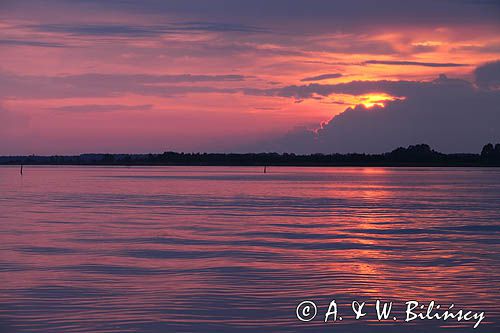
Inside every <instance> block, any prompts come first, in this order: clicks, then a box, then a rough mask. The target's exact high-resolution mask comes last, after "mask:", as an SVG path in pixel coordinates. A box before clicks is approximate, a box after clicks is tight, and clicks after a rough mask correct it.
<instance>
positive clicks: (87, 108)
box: [50, 104, 153, 112]
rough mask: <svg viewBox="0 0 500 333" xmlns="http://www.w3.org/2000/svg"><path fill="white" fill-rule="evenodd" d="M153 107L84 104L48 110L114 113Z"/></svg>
mask: <svg viewBox="0 0 500 333" xmlns="http://www.w3.org/2000/svg"><path fill="white" fill-rule="evenodd" d="M152 107H153V105H151V104H142V105H121V104H84V105H67V106H61V107H54V108H50V110H52V111H62V112H114V111H138V110H141V111H142V110H151V109H152Z"/></svg>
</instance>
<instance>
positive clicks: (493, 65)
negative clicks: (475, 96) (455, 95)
mask: <svg viewBox="0 0 500 333" xmlns="http://www.w3.org/2000/svg"><path fill="white" fill-rule="evenodd" d="M474 75H475V77H476V84H477V85H478V86H479V87H481V88H483V89H499V88H500V60H497V61H493V62H490V63H487V64H484V65H482V66H479V67H477V68H476V70H475V71H474Z"/></svg>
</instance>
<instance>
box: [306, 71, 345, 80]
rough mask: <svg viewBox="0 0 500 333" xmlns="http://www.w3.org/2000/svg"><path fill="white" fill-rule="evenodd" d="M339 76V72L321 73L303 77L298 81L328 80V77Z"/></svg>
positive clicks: (335, 77)
mask: <svg viewBox="0 0 500 333" xmlns="http://www.w3.org/2000/svg"><path fill="white" fill-rule="evenodd" d="M341 76H342V74H340V73H332V74H322V75H318V76H311V77H305V78H303V79H302V80H300V81H302V82H308V81H321V80H328V79H337V78H339V77H341Z"/></svg>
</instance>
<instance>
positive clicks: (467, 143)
mask: <svg viewBox="0 0 500 333" xmlns="http://www.w3.org/2000/svg"><path fill="white" fill-rule="evenodd" d="M487 82H490V80H487ZM399 84H401V87H399V88H396V87H397V86H398V85H399ZM363 85H364V83H363V82H358V83H356V84H355V85H354V86H357V87H356V89H355V90H356V91H355V92H359V91H358V90H357V89H358V88H359V86H363ZM371 85H373V87H378V91H385V92H387V93H390V92H395V91H398V92H399V93H401V94H403V96H405V97H406V98H405V99H404V100H395V101H391V102H388V103H387V105H386V106H385V107H380V106H374V107H372V108H366V107H364V106H362V105H358V106H356V107H354V108H352V107H350V108H347V109H346V110H345V111H344V112H342V113H341V114H339V115H337V116H335V117H333V118H332V119H331V120H330V121H329V122H327V123H326V124H324V125H323V126H322V127H321V128H320V129H319V130H317V131H310V130H299V131H292V132H290V133H289V134H288V135H286V136H285V137H283V138H280V139H278V140H275V141H273V142H271V143H268V144H264V145H262V146H261V147H259V148H260V150H263V149H264V150H270V151H273V150H276V151H287V152H298V153H314V152H322V153H332V152H341V153H347V152H369V153H379V152H385V151H390V150H392V149H394V148H396V147H399V146H407V145H410V144H417V143H427V144H430V145H431V146H432V147H433V148H435V149H437V150H439V151H443V152H478V151H480V149H481V147H482V146H483V145H484V144H485V143H487V142H499V141H500V125H499V122H498V119H500V109H498V105H500V91H498V90H485V89H477V88H476V87H475V86H474V85H472V84H471V83H469V82H466V81H462V80H456V79H449V78H447V77H445V76H443V75H442V76H440V77H439V78H438V79H436V80H434V81H430V82H413V83H410V82H393V83H388V82H387V81H379V82H372V83H370V86H371ZM344 87H351V88H352V87H353V86H349V85H344ZM343 90H346V89H343ZM257 149H258V148H257Z"/></svg>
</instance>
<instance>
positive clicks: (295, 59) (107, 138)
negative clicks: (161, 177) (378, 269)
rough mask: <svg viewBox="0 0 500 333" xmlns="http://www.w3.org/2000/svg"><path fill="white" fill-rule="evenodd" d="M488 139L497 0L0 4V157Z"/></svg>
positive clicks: (496, 122)
mask: <svg viewBox="0 0 500 333" xmlns="http://www.w3.org/2000/svg"><path fill="white" fill-rule="evenodd" d="M488 142H493V143H495V142H500V2H498V1H495V0H491V1H490V0H478V1H473V0H455V1H451V0H440V1H435V0H420V1H396V0H387V1H380V0H377V1H368V0H348V1H343V0H340V1H327V0H324V1H322V0H303V1H299V0H288V1H284V0H274V1H269V0H265V1H262V0H253V1H242V0H211V1H206V0H179V1H178V0H169V1H160V0H143V1H131V0H107V1H97V0H46V1H35V0H0V155H20V154H38V155H52V154H80V153H89V152H110V153H147V152H163V151H186V152H260V151H278V152H296V153H317V152H322V153H332V152H368V153H376V152H384V151H390V150H392V149H395V148H397V147H399V146H406V145H410V144H419V143H427V144H430V145H431V146H432V147H433V148H434V149H436V150H439V151H442V152H480V150H481V148H482V146H483V145H484V144H486V143H488Z"/></svg>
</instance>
